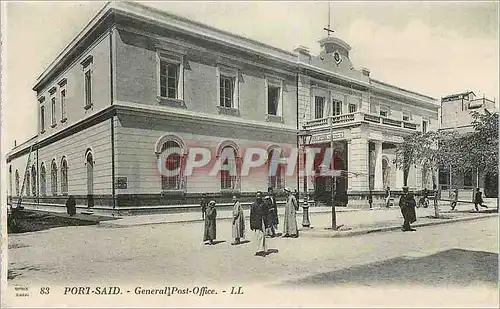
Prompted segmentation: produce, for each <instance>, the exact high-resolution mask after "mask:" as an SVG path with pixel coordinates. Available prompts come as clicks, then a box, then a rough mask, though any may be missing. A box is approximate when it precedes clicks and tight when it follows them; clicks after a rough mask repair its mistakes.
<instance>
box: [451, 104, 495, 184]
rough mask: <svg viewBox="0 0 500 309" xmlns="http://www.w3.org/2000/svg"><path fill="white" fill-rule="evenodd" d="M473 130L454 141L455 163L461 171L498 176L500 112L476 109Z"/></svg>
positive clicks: (473, 114)
mask: <svg viewBox="0 0 500 309" xmlns="http://www.w3.org/2000/svg"><path fill="white" fill-rule="evenodd" d="M471 114H472V117H473V121H472V126H473V128H474V131H473V132H470V133H466V134H463V135H462V136H460V137H459V138H458V139H456V140H455V141H454V142H453V149H454V150H455V152H456V153H455V154H454V158H455V164H454V165H453V166H454V167H455V168H456V169H457V170H458V171H460V172H462V173H463V172H476V171H477V172H480V173H484V174H488V173H489V174H490V175H492V176H493V177H498V113H489V112H488V111H486V112H485V113H484V114H483V113H479V112H477V111H474V112H472V113H471Z"/></svg>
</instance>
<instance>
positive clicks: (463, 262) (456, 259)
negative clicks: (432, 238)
mask: <svg viewBox="0 0 500 309" xmlns="http://www.w3.org/2000/svg"><path fill="white" fill-rule="evenodd" d="M476 283H482V284H487V285H493V286H495V287H496V286H497V284H498V253H491V252H483V251H469V250H462V249H451V250H446V251H441V252H439V253H436V254H433V255H428V256H424V257H406V256H403V257H397V258H394V259H389V260H386V261H383V262H376V263H371V264H366V265H361V266H355V267H350V268H346V269H341V270H337V271H332V272H325V273H321V274H317V275H313V276H309V277H304V278H301V279H298V280H293V281H286V282H284V283H282V284H280V285H337V284H339V285H340V284H344V285H345V284H347V285H366V286H371V285H377V286H380V285H382V284H386V285H418V286H422V285H427V286H442V285H455V286H469V285H474V284H476Z"/></svg>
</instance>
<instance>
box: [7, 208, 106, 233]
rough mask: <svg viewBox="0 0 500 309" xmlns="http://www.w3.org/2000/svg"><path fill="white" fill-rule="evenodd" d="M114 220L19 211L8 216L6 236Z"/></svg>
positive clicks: (92, 216) (80, 215) (79, 215)
mask: <svg viewBox="0 0 500 309" xmlns="http://www.w3.org/2000/svg"><path fill="white" fill-rule="evenodd" d="M114 219H115V218H111V217H103V216H96V215H84V214H76V215H74V216H69V215H67V214H65V213H49V212H44V211H35V210H20V211H16V212H15V213H13V214H9V215H8V221H7V223H8V226H7V231H8V234H18V233H27V232H37V231H44V230H48V229H51V228H55V227H65V226H84V225H96V224H98V223H99V221H108V220H114Z"/></svg>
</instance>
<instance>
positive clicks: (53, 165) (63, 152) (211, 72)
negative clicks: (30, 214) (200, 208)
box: [7, 3, 439, 213]
mask: <svg viewBox="0 0 500 309" xmlns="http://www.w3.org/2000/svg"><path fill="white" fill-rule="evenodd" d="M319 43H320V46H321V53H320V54H319V55H317V56H316V55H311V54H310V53H309V51H308V49H307V48H305V47H298V48H296V49H295V50H294V52H288V51H284V50H281V49H278V48H274V47H271V46H268V45H265V44H262V43H260V42H256V41H253V40H249V39H246V38H243V37H239V36H236V35H233V34H230V33H227V32H224V31H220V30H218V29H214V28H211V27H208V26H206V25H202V24H199V23H196V22H193V21H190V20H187V19H184V18H181V17H178V16H174V15H171V14H169V13H166V12H163V11H160V10H156V9H153V8H149V7H147V6H143V5H140V4H136V3H108V4H106V6H104V7H103V9H101V11H99V12H98V13H97V15H96V16H95V17H94V18H93V19H92V20H91V21H90V23H89V24H88V25H87V26H86V27H85V29H83V31H82V32H81V33H80V34H79V35H78V36H77V37H76V38H75V39H74V40H73V41H72V42H71V43H70V45H68V46H67V47H66V48H65V49H64V50H63V51H62V53H61V54H60V55H59V56H58V57H57V58H56V59H55V60H54V61H53V62H52V63H51V64H50V65H49V67H48V68H47V69H46V70H45V71H44V72H43V73H42V75H41V76H40V77H39V78H38V80H37V82H36V84H35V86H34V87H33V90H34V91H35V92H36V94H37V98H38V114H39V117H38V134H37V135H36V136H35V137H33V138H32V139H30V140H28V141H27V142H25V143H23V144H21V145H18V146H16V147H15V148H14V149H12V151H11V152H9V153H8V156H7V165H8V168H9V185H10V188H9V197H10V198H9V200H10V201H11V202H13V203H15V202H16V201H17V199H18V198H19V197H20V196H22V201H23V204H24V205H25V206H27V207H35V208H45V209H50V208H51V207H52V208H58V207H62V206H64V203H65V201H66V199H67V196H68V195H73V196H75V197H76V200H77V204H78V205H79V206H81V207H88V208H93V210H95V211H97V210H99V211H104V212H109V211H111V212H117V213H120V212H126V211H139V210H141V209H144V208H146V209H148V210H152V209H156V208H165V207H166V208H169V207H170V208H175V207H177V206H178V205H194V204H197V203H198V201H199V198H200V195H201V194H202V193H206V194H208V195H209V196H210V197H213V198H216V199H217V200H218V201H220V202H224V201H229V200H230V198H231V196H232V195H233V194H237V195H240V196H241V197H242V199H243V200H248V199H250V198H251V197H252V196H254V194H255V191H257V190H262V191H266V190H267V188H268V187H273V188H275V190H276V191H278V193H279V192H280V191H281V190H282V189H283V188H284V187H285V186H287V187H294V188H297V187H298V188H299V190H300V191H302V190H303V188H304V184H303V182H302V183H301V179H302V178H300V177H299V173H297V171H295V173H294V174H293V175H290V174H288V173H285V169H284V168H282V167H280V168H278V172H277V173H276V174H275V175H273V176H269V174H268V169H269V168H270V166H271V165H272V163H273V162H274V163H276V162H278V164H280V163H282V162H284V161H286V159H287V158H288V159H290V156H292V155H294V153H293V149H295V148H297V146H299V145H298V139H297V130H299V129H301V128H306V129H308V130H310V132H312V138H311V141H310V145H309V146H314V147H318V148H320V149H327V148H328V147H330V146H333V148H334V149H335V152H334V154H333V156H334V159H333V162H334V163H333V167H334V168H335V169H342V170H347V171H348V172H349V173H348V174H347V177H342V178H338V179H337V182H336V183H337V192H338V193H339V194H338V196H339V198H340V199H343V200H344V201H345V203H344V204H346V203H347V202H348V203H349V205H353V206H354V205H357V204H359V205H362V207H363V205H365V204H366V200H365V199H366V196H367V194H368V192H369V191H370V190H372V191H374V192H378V193H380V194H382V190H383V188H384V187H387V186H390V187H391V188H398V189H400V188H401V186H402V183H403V181H402V172H400V171H399V170H397V169H396V168H395V167H394V166H393V163H392V161H393V159H394V151H395V145H397V143H400V142H401V141H402V137H403V136H404V135H406V134H411V133H413V132H416V131H419V130H423V131H425V130H436V129H437V126H438V108H439V105H438V104H437V103H436V100H434V99H433V98H431V97H427V96H424V95H421V94H418V93H414V92H411V91H407V90H404V89H401V88H398V87H395V86H391V85H389V84H386V83H383V82H380V81H377V80H374V79H372V78H370V76H369V74H370V73H369V71H368V70H367V69H356V68H354V66H353V64H352V63H351V61H350V59H349V51H350V46H349V45H348V44H347V43H346V42H344V41H342V40H340V39H338V38H334V37H327V38H325V39H323V40H321V41H320V42H319ZM194 147H201V148H205V149H210V152H211V155H212V157H213V158H217V160H218V162H219V163H220V164H222V165H223V166H225V167H227V169H226V170H225V171H220V172H219V173H217V175H210V173H208V170H209V169H210V166H208V167H206V168H205V169H196V170H194V171H193V174H191V175H186V174H182V173H181V174H179V175H176V176H165V175H163V174H161V173H160V171H159V165H158V163H160V164H161V165H168V166H169V167H170V168H171V167H173V168H177V167H181V170H183V168H184V167H185V166H186V164H187V162H188V161H189V160H188V159H189V158H188V156H189V149H192V148H194ZM254 147H258V148H264V149H266V153H267V154H268V159H267V161H266V164H265V167H264V168H260V169H254V170H251V171H250V173H249V174H248V175H246V174H242V173H241V162H242V160H243V158H244V156H245V153H246V150H247V149H249V148H254ZM173 149H181V152H180V153H174V152H172V155H170V156H168V159H167V162H163V161H161V160H162V158H164V157H163V156H162V154H165V153H167V154H168V153H169V152H171V151H173ZM28 156H30V160H29V164H28V165H27V161H28ZM321 164H322V162H321V161H318V160H315V162H314V169H318V168H319V167H320V166H321ZM279 166H281V165H279ZM26 167H27V168H26ZM25 175H26V180H25V181H24V184H25V188H24V190H22V186H23V179H24V176H25ZM425 175H426V174H425V171H422V169H421V168H414V169H412V170H411V171H410V176H409V186H410V187H411V188H413V189H420V188H422V187H424V186H428V184H429V183H432V182H431V181H430V180H429V179H428V177H426V176H425ZM307 182H308V190H309V192H310V193H311V196H312V197H314V198H315V200H317V202H318V203H322V202H323V203H327V202H328V199H327V198H326V197H327V196H328V194H329V192H331V183H332V179H331V178H328V177H322V176H316V175H309V176H308V177H307ZM21 191H22V192H21ZM366 207H368V205H367V204H366ZM180 208H182V207H180Z"/></svg>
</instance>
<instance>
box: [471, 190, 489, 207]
mask: <svg viewBox="0 0 500 309" xmlns="http://www.w3.org/2000/svg"><path fill="white" fill-rule="evenodd" d="M477 205H480V206H481V207H484V208H488V206H486V205H483V193H482V192H481V190H479V188H476V194H475V195H474V207H475V208H476V211H479V208H478V207H477Z"/></svg>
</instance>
